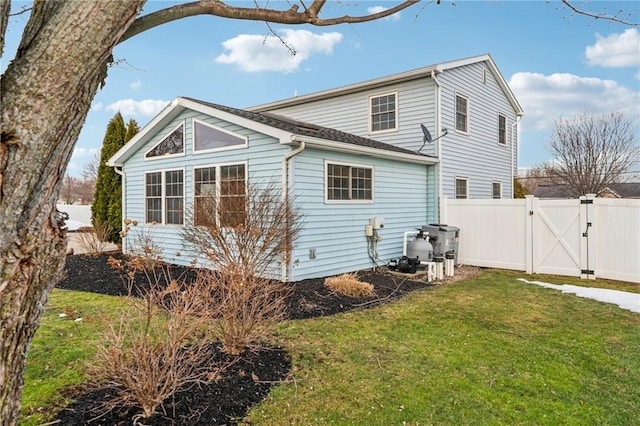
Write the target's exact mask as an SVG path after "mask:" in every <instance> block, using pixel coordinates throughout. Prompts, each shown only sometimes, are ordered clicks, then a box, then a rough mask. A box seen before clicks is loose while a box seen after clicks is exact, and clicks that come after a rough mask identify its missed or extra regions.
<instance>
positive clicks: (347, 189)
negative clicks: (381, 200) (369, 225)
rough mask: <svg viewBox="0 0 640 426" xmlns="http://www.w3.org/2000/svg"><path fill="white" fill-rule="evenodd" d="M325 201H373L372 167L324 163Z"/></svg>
mask: <svg viewBox="0 0 640 426" xmlns="http://www.w3.org/2000/svg"><path fill="white" fill-rule="evenodd" d="M326 176H327V180H326V194H327V201H373V167H361V166H353V165H348V164H336V163H326Z"/></svg>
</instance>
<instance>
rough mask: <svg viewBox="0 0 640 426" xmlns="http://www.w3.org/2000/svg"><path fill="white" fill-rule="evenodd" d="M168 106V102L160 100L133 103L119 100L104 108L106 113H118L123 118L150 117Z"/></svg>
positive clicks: (130, 100)
mask: <svg viewBox="0 0 640 426" xmlns="http://www.w3.org/2000/svg"><path fill="white" fill-rule="evenodd" d="M167 104H169V101H163V100H160V99H144V100H142V101H134V100H133V99H131V98H129V99H121V100H119V101H116V102H114V103H111V104H109V105H107V106H106V107H105V109H106V110H107V111H112V112H114V113H116V112H118V111H120V114H122V115H124V116H131V115H133V116H147V117H151V116H154V115H156V114H157V113H159V112H160V111H162V109H163V108H164V107H165V106H167Z"/></svg>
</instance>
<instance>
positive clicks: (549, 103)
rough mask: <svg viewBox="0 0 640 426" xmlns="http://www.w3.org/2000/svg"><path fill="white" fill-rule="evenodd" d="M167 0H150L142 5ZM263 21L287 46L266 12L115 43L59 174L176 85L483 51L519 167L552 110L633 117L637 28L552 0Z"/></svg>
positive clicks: (431, 60) (204, 91) (221, 84)
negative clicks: (509, 106) (518, 116)
mask: <svg viewBox="0 0 640 426" xmlns="http://www.w3.org/2000/svg"><path fill="white" fill-rule="evenodd" d="M232 3H234V4H241V5H245V6H247V7H250V6H251V5H252V4H253V2H250V1H240V2H237V1H236V2H232ZM264 3H265V1H263V0H258V4H261V5H262V4H264ZM282 3H283V2H277V1H273V0H271V1H270V2H269V4H270V5H271V6H272V7H276V6H277V5H279V4H282ZM329 3H330V5H328V7H327V8H326V11H325V15H329V14H331V15H335V14H349V15H362V14H366V13H367V12H368V10H369V9H370V8H376V7H390V6H391V5H393V4H395V3H396V2H392V1H373V0H372V1H348V0H347V1H341V2H331V1H330V2H329ZM26 4H29V2H19V1H17V2H16V1H14V2H13V3H12V7H13V10H17V9H18V8H19V7H20V6H22V5H26ZM171 4H172V3H171V2H167V1H159V0H156V1H149V3H148V4H147V5H146V6H145V9H144V11H143V13H148V12H150V11H153V10H156V9H159V8H163V7H166V6H169V5H171ZM576 5H577V6H582V7H585V8H588V9H589V10H590V11H595V12H598V13H599V12H603V11H604V12H606V13H609V14H613V13H616V12H617V11H618V10H620V9H623V10H624V11H625V13H624V15H621V17H622V18H624V19H629V20H631V21H634V22H640V12H639V11H638V6H637V3H635V2H630V1H623V2H615V1H606V2H597V1H595V2H581V1H577V2H576ZM605 8H606V10H605ZM628 14H631V16H628ZM25 21H26V17H25V16H24V15H21V16H16V17H12V18H10V22H9V30H8V33H7V47H6V49H5V54H4V56H3V58H2V63H1V64H0V70H4V69H5V68H6V65H7V63H8V61H9V60H10V59H11V58H12V57H13V54H14V52H15V48H16V46H17V43H18V39H19V37H20V35H21V32H22V27H23V26H24V23H25ZM271 29H273V30H274V31H275V32H276V33H277V34H278V35H279V36H280V37H282V38H284V39H285V40H287V42H288V43H289V44H290V45H291V46H293V47H294V48H295V49H296V51H297V54H296V55H295V56H292V55H291V54H290V52H289V51H288V50H287V48H286V47H284V46H283V45H282V44H281V43H280V42H278V40H277V39H276V38H275V37H273V35H272V34H271V33H270V28H269V27H267V25H266V24H264V23H260V22H250V21H237V20H230V19H223V18H217V17H212V16H200V17H192V18H187V19H183V20H181V21H177V22H173V23H170V24H167V25H163V26H160V27H157V28H154V29H151V30H149V31H147V32H145V33H142V34H140V35H138V36H136V37H134V38H132V39H130V40H127V41H126V42H124V43H122V44H121V45H119V46H117V47H116V49H115V51H114V57H115V59H116V60H117V64H115V65H114V66H112V68H111V69H110V71H109V77H108V79H107V84H106V86H105V87H104V88H103V89H102V90H101V91H99V92H98V94H97V95H96V97H95V98H94V102H93V106H92V109H91V111H90V113H89V116H88V118H87V121H86V123H85V125H84V127H83V130H82V133H81V135H80V138H79V140H78V143H77V146H76V149H75V151H74V155H73V158H72V160H71V164H70V165H69V169H68V173H69V174H71V175H73V176H79V174H80V172H81V171H82V169H83V168H84V166H85V165H86V164H87V163H88V162H89V161H91V159H92V157H93V156H94V155H95V152H96V151H98V150H99V149H100V147H101V144H102V139H103V137H104V132H105V130H106V126H107V123H108V122H109V120H110V119H111V118H112V117H113V115H114V114H115V113H116V112H117V111H120V112H121V113H122V115H123V116H124V118H125V120H128V119H129V118H133V119H135V120H136V121H137V122H138V123H139V124H140V126H141V127H142V126H144V125H145V124H146V123H147V122H148V121H149V120H151V118H152V117H153V116H154V115H155V114H157V113H158V112H159V111H160V110H161V109H162V108H163V107H164V106H165V105H166V104H167V103H168V102H170V101H171V100H173V99H175V98H176V97H177V96H190V97H194V98H198V99H201V100H205V101H210V102H215V103H219V104H223V105H228V106H233V107H240V108H242V107H248V106H252V105H257V104H261V103H266V102H271V101H275V100H279V99H283V98H288V97H291V96H294V94H296V93H297V94H298V95H303V94H307V93H311V92H315V91H319V90H324V89H329V88H334V87H339V86H342V85H346V84H350V83H356V82H360V81H364V80H367V79H371V78H376V77H382V76H386V75H389V74H393V73H397V72H402V71H408V70H411V69H415V68H420V67H423V66H428V65H432V64H436V63H439V62H446V61H450V60H455V59H461V58H466V57H470V56H476V55H480V54H484V53H489V54H491V56H492V57H493V59H494V60H495V62H496V64H497V65H498V68H499V69H500V70H501V72H502V74H503V76H504V78H505V79H506V80H507V82H508V83H509V85H510V86H511V88H512V90H513V92H514V93H515V95H516V97H517V98H518V100H519V102H520V104H521V105H522V107H523V109H524V112H525V115H524V118H523V120H522V127H521V134H520V152H519V158H518V163H519V166H520V167H521V168H526V167H530V166H533V165H535V164H538V163H541V162H543V161H547V160H550V159H551V156H550V154H549V153H548V151H547V150H546V148H545V143H546V142H547V140H548V138H549V131H550V130H551V129H552V127H553V124H554V119H558V118H570V117H572V116H573V115H575V114H580V113H590V114H599V113H607V112H612V111H622V112H624V113H625V114H626V115H627V116H628V117H629V118H633V119H639V120H640V29H639V28H638V27H631V26H627V25H622V24H618V23H614V22H611V21H607V20H602V19H600V20H594V19H593V18H589V17H586V16H582V15H576V14H572V13H571V11H570V10H569V9H567V8H566V7H564V6H563V5H562V4H561V3H560V2H558V1H551V2H545V1H500V2H495V1H483V0H477V1H455V2H451V1H447V0H443V1H442V3H441V4H439V5H437V4H436V2H428V1H425V2H422V3H420V4H418V5H416V6H413V7H411V8H409V9H407V10H405V11H403V12H401V13H399V14H397V15H394V16H393V17H390V18H386V19H384V20H381V21H376V22H370V23H364V24H357V25H338V26H331V27H312V26H306V25H305V26H283V25H275V24H272V25H271Z"/></svg>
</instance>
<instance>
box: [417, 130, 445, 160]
mask: <svg viewBox="0 0 640 426" xmlns="http://www.w3.org/2000/svg"><path fill="white" fill-rule="evenodd" d="M420 128H421V129H422V134H423V135H424V138H423V139H422V146H421V147H420V149H419V150H418V153H420V151H422V148H424V146H425V145H426V144H428V143H432V142H435V141H437V140H438V139H440V138H441V137H443V136H447V134H448V133H449V130H447V128H446V127H443V128H442V134H441V135H440V136H438V137H437V138H435V139H434V138H433V137H431V132H429V129H427V126H425V125H424V124H420Z"/></svg>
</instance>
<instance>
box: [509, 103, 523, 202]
mask: <svg viewBox="0 0 640 426" xmlns="http://www.w3.org/2000/svg"><path fill="white" fill-rule="evenodd" d="M521 118H522V116H521V115H517V116H516V121H515V122H514V123H513V124H512V125H511V198H512V199H513V198H515V193H514V191H515V179H516V175H517V172H516V171H514V167H515V161H516V160H515V149H516V144H519V143H520V135H519V134H518V135H517V136H516V137H515V138H514V134H513V132H514V130H513V129H514V127H515V128H516V129H517V130H518V133H520V127H519V126H518V124H520V119H521ZM514 139H515V143H514ZM518 152H519V151H518Z"/></svg>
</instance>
